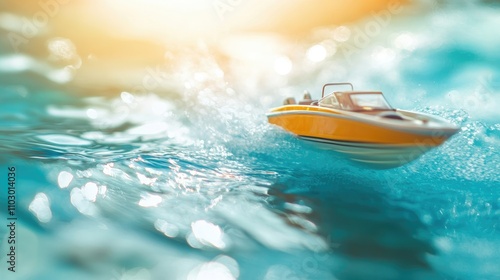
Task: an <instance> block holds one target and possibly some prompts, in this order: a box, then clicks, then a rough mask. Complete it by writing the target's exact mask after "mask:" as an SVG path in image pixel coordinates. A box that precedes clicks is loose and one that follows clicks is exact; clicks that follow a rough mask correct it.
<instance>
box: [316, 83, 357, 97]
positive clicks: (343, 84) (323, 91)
mask: <svg viewBox="0 0 500 280" xmlns="http://www.w3.org/2000/svg"><path fill="white" fill-rule="evenodd" d="M345 85H349V86H351V91H354V87H353V86H352V84H351V83H327V84H325V85H324V86H323V90H322V91H321V98H323V97H325V89H326V88H327V87H329V86H345Z"/></svg>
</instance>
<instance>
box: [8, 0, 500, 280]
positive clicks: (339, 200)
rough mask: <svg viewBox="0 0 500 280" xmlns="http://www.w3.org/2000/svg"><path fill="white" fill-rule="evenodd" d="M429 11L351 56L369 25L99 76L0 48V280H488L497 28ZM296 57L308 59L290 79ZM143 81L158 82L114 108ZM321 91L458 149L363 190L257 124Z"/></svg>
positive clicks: (496, 259)
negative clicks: (373, 101)
mask: <svg viewBox="0 0 500 280" xmlns="http://www.w3.org/2000/svg"><path fill="white" fill-rule="evenodd" d="M431 3H432V2H431V1H422V3H421V4H420V8H419V9H415V10H411V11H409V12H403V13H402V14H399V15H395V16H394V17H393V18H392V20H391V21H390V22H389V24H388V25H387V26H385V27H384V28H382V29H381V31H380V33H378V34H376V35H374V36H369V40H368V41H367V42H366V43H365V44H363V45H359V44H358V45H356V43H355V42H354V41H355V39H354V38H355V36H357V35H356V34H358V33H356V32H363V31H362V30H364V28H366V26H367V24H369V23H370V22H371V21H372V22H373V18H367V19H366V20H365V21H360V22H356V23H353V24H350V25H346V26H344V27H342V28H340V29H338V27H332V28H327V29H325V30H321V31H317V32H311V34H309V35H308V36H305V37H303V38H301V39H300V40H297V39H289V40H287V39H280V38H277V37H273V36H271V37H270V36H269V35H266V36H255V35H252V36H241V37H238V38H233V39H228V40H227V41H224V42H222V43H221V44H219V45H217V44H216V45H214V44H211V43H207V42H198V43H197V44H194V45H192V46H189V47H183V48H177V49H175V50H172V49H171V48H169V47H165V49H166V51H165V52H166V55H165V61H161V60H160V61H158V62H157V64H155V63H144V64H140V65H136V64H133V63H130V64H126V65H121V64H119V63H116V61H114V62H115V65H113V66H112V67H111V68H109V66H106V65H108V64H109V61H111V62H113V61H112V60H111V59H110V60H106V59H107V57H97V58H93V57H92V56H91V55H90V54H85V55H84V54H80V53H78V47H79V46H78V44H77V43H74V42H71V40H69V39H63V38H60V37H59V36H57V34H53V33H50V32H47V33H43V34H41V35H39V36H40V38H38V39H37V40H33V41H32V42H31V43H30V44H32V46H31V47H30V48H28V49H27V51H23V52H19V53H16V52H15V51H13V50H12V48H11V45H10V42H9V40H8V39H7V36H4V35H6V34H9V32H10V31H9V30H8V29H7V27H5V26H4V27H3V29H2V28H0V33H1V34H2V36H1V37H0V50H1V52H0V132H1V133H0V182H1V185H2V191H1V192H0V201H1V202H0V205H1V207H2V211H1V216H0V219H1V220H2V221H3V222H2V223H1V224H2V225H3V224H4V223H5V224H7V213H6V211H5V210H6V203H7V186H6V182H7V173H8V172H7V167H10V166H14V167H15V168H16V178H17V181H16V187H17V205H16V207H17V208H16V211H17V213H16V215H17V217H18V220H17V228H16V230H17V235H16V238H17V241H18V246H17V256H18V264H17V265H18V267H17V272H16V273H15V274H13V273H10V272H9V271H7V267H8V266H7V265H6V260H5V258H6V252H7V234H8V232H7V231H6V227H5V226H2V227H1V229H0V235H1V236H2V239H1V244H0V252H1V255H0V259H2V261H1V265H0V267H1V270H0V275H1V276H2V277H1V278H2V279H265V280H274V279H289V280H291V279H293V280H296V279H500V266H499V265H498V264H499V263H500V251H499V250H498V248H500V228H499V227H500V224H499V222H500V189H499V187H500V175H499V169H500V153H499V149H500V123H499V120H500V114H499V111H498V109H497V107H498V105H500V55H499V52H498V50H497V48H496V46H498V45H499V44H500V37H498V36H495V34H494V32H495V31H494V28H495V26H498V24H499V23H500V22H499V19H500V17H498V15H499V12H500V11H499V10H498V8H497V6H495V5H494V4H489V3H482V2H477V3H476V2H474V3H469V4H467V5H468V6H467V9H463V6H462V5H465V4H461V5H460V6H458V7H456V6H454V5H451V4H440V5H437V4H431ZM346 29H347V30H350V37H349V35H347V37H345V36H342V34H344V35H345V33H342V32H345V30H346ZM336 30H337V32H338V34H340V35H338V34H337V35H338V36H337V37H335V31H336ZM359 30H361V31H359ZM332 38H336V39H332ZM346 38H347V39H346ZM47 42H55V43H54V44H56V46H57V44H59V45H58V46H59V48H57V47H56V48H55V49H52V55H53V56H44V55H43V54H41V52H42V51H40V49H46V45H47V44H48V43H47ZM241 42H243V43H241ZM269 42H271V45H273V46H278V47H277V48H275V49H272V48H270V49H265V48H264V49H259V47H258V46H261V45H262V44H270V43H269ZM49 44H50V43H49ZM315 45H321V46H323V47H324V50H325V53H324V57H323V56H322V53H321V52H320V54H319V57H318V56H317V57H314V56H312V59H308V58H307V56H306V55H305V54H306V53H307V51H308V50H310V48H311V47H313V46H315ZM72 46H73V47H72ZM244 46H246V48H245V47H244ZM256 46H257V47H256ZM172 48H173V47H172ZM30 50H31V52H30ZM255 53H257V55H255ZM351 53H352V55H350V54H351ZM137 55H138V56H140V54H137ZM54 56H56V57H59V58H58V59H54ZM316 58H317V59H316ZM95 60H97V65H101V64H99V63H102V65H103V66H102V67H103V68H102V70H101V72H99V71H97V73H96V72H92V71H90V70H88V69H86V68H85V67H86V65H91V64H92V63H94V64H95V63H96V62H95ZM318 60H319V61H318ZM106 63H108V64H106ZM111 64H112V63H111ZM105 66H106V67H108V68H105ZM124 68H125V70H127V71H128V72H127V71H125V70H124ZM150 68H152V69H160V70H161V73H160V80H158V81H156V82H152V80H150V86H148V87H149V89H147V90H146V91H140V90H136V91H134V90H133V89H134V88H133V87H131V86H130V83H132V84H133V85H142V86H143V87H142V88H143V89H144V88H145V87H144V83H143V80H142V78H143V77H147V75H149V74H148V70H147V69H150ZM106 69H107V70H106ZM91 70H92V68H91ZM85 71H86V72H85ZM89 73H90V74H89ZM130 73H132V74H130ZM125 74H127V75H128V76H127V78H123V77H124V75H125ZM100 77H106V78H105V79H99V78H100ZM150 77H151V76H150ZM155 77H156V76H155ZM129 79H130V80H132V82H130V83H129V81H130V80H129ZM134 79H136V80H134ZM103 81H104V82H103ZM331 81H351V82H353V83H354V85H355V87H356V88H360V89H378V90H382V91H383V92H384V93H385V94H386V96H387V99H388V100H389V101H390V102H391V103H392V105H393V106H395V107H398V108H404V109H411V110H416V111H421V112H427V113H432V114H435V115H439V116H442V117H444V118H446V119H448V120H450V121H451V122H453V123H455V124H458V125H460V126H461V127H462V130H461V131H460V133H459V134H458V135H456V136H454V137H453V138H452V139H450V140H449V141H448V142H447V143H445V144H444V145H443V146H441V147H439V148H437V149H435V150H433V151H431V152H429V153H427V154H425V155H423V156H422V157H421V158H419V159H418V160H416V161H415V162H412V163H410V164H408V165H405V166H403V167H400V168H396V169H390V170H382V171H381V170H371V169H365V168H363V167H358V166H355V165H352V164H351V163H350V162H348V161H346V160H345V159H343V158H341V157H339V156H337V155H335V154H331V153H327V152H324V151H322V150H317V149H316V148H314V147H312V146H309V145H308V144H307V143H303V142H301V141H299V140H297V139H296V138H294V137H293V136H291V135H289V134H287V133H285V132H283V131H282V130H280V129H278V128H275V127H272V126H270V125H268V124H267V121H266V118H265V112H266V111H267V110H268V109H269V108H270V107H272V106H278V105H280V104H281V101H282V99H283V98H284V97H287V96H295V97H296V98H299V97H300V96H301V93H302V91H303V90H304V89H309V91H311V93H312V94H313V96H314V97H318V94H320V92H319V90H320V88H321V86H322V84H323V83H326V82H331ZM139 88H140V87H139ZM135 89H137V87H136V88H135Z"/></svg>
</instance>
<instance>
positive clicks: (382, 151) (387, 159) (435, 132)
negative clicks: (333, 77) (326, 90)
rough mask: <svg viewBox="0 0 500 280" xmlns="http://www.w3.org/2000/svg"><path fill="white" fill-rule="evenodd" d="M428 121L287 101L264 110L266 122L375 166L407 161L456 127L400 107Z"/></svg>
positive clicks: (443, 138)
mask: <svg viewBox="0 0 500 280" xmlns="http://www.w3.org/2000/svg"><path fill="white" fill-rule="evenodd" d="M398 113H401V114H406V115H407V116H408V118H409V117H412V118H413V119H417V118H427V119H428V120H430V121H429V122H427V123H425V124H422V122H420V123H418V121H416V120H415V121H413V122H410V121H401V120H388V119H383V118H380V117H377V116H373V115H366V114H362V113H355V112H344V111H340V110H334V109H329V108H322V107H318V106H304V105H287V106H281V107H278V108H275V109H272V110H271V112H270V113H268V114H267V116H268V120H269V123H271V124H274V125H277V126H280V127H282V128H283V129H285V130H286V131H288V132H291V133H293V134H295V135H297V136H298V137H300V138H301V139H303V140H307V141H311V142H314V143H315V144H316V145H318V146H319V147H321V148H327V149H332V150H334V151H336V152H339V153H341V154H343V155H345V156H347V157H348V158H349V159H351V160H353V161H355V162H358V163H363V164H367V165H371V166H372V167H377V168H392V167H397V166H400V165H403V164H405V163H407V162H410V161H412V160H414V159H416V158H418V157H419V156H420V155H422V154H423V153H425V152H426V151H428V150H430V149H432V148H434V147H437V146H439V145H441V144H442V143H444V142H445V141H446V140H447V139H448V138H449V137H451V136H452V135H453V134H455V133H456V132H457V131H458V128H457V127H455V126H453V125H450V124H448V123H446V122H444V121H443V120H442V119H439V118H436V117H432V116H428V115H423V114H419V113H413V112H405V111H399V112H398Z"/></svg>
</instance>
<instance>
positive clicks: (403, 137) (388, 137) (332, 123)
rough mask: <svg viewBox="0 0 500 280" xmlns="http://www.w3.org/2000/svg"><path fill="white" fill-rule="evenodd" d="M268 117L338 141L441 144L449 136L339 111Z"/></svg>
mask: <svg viewBox="0 0 500 280" xmlns="http://www.w3.org/2000/svg"><path fill="white" fill-rule="evenodd" d="M314 111H316V110H314ZM317 111H320V110H317ZM321 111H323V110H321ZM268 118H269V123H272V124H275V125H278V126H280V127H282V128H284V129H285V130H287V131H289V132H292V133H294V134H296V135H299V136H307V137H315V138H323V139H330V140H337V141H349V142H363V143H376V144H400V145H411V146H413V145H416V146H439V145H441V144H442V143H443V142H444V141H446V139H448V137H447V136H445V135H432V134H431V135H421V134H415V133H409V132H405V131H400V130H396V129H390V128H387V127H380V126H376V125H373V124H368V123H364V122H359V121H355V120H351V119H348V118H342V117H335V115H332V116H325V115H310V114H300V113H297V114H279V115H272V116H269V117H268Z"/></svg>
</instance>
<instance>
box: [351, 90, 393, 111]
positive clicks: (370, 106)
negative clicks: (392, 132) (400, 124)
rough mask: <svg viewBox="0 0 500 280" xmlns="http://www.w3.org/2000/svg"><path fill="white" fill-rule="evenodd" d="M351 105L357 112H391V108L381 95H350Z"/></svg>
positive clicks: (377, 93)
mask: <svg viewBox="0 0 500 280" xmlns="http://www.w3.org/2000/svg"><path fill="white" fill-rule="evenodd" d="M350 97H351V100H352V103H353V105H354V106H355V107H356V109H358V110H362V111H372V110H392V107H391V106H390V105H389V103H387V101H386V100H385V98H384V96H383V95H382V93H379V92H373V93H356V94H351V95H350Z"/></svg>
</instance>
